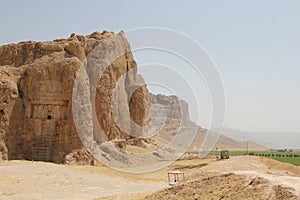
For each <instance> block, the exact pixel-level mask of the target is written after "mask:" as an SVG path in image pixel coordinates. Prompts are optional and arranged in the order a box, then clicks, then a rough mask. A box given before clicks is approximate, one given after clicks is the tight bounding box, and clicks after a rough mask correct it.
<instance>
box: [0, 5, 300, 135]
mask: <svg viewBox="0 0 300 200" xmlns="http://www.w3.org/2000/svg"><path fill="white" fill-rule="evenodd" d="M299 7H300V2H299V1H296V0H295V1H292V0H287V1H279V0H265V1H258V0H253V1H239V0H227V1H216V0H210V1H196V0H195V1H177V0H172V1H171V0H165V1H157V0H154V1H130V0H128V1H113V0H111V1H78V0H77V1H76V0H72V1H67V0H66V1H58V0H53V1H38V0H36V1H34V0H28V1H16V0H11V1H2V2H1V6H0V24H1V29H0V44H8V43H16V42H19V41H24V40H35V41H45V40H53V39H56V38H66V37H68V36H69V35H70V34H71V33H73V32H74V33H78V34H83V35H85V34H89V33H91V32H94V31H102V30H108V31H114V32H119V31H120V30H125V31H126V30H130V29H135V28H141V27H162V28H168V29H172V30H175V31H179V32H181V33H183V34H185V35H187V36H188V37H191V38H193V39H194V40H195V41H197V43H199V44H200V45H201V46H203V47H204V48H205V50H206V51H207V52H208V54H209V56H210V57H211V59H212V60H213V61H214V63H215V64H216V66H217V69H218V70H219V73H220V75H221V77H222V79H223V83H224V87H225V93H226V118H225V126H226V127H230V128H235V129H239V130H244V131H268V132H270V131H275V132H300V123H299V119H300V105H299V102H300V92H299V91H300V78H299V77H298V76H299V74H300V56H299V53H300V23H299V19H300V12H299ZM134 55H135V57H136V59H137V62H138V63H144V60H143V59H145V58H143V55H142V54H138V53H134ZM147 59H149V58H147ZM182 69H183V67H182ZM146 81H147V80H146ZM200 87H202V86H200ZM200 95H203V99H206V98H207V96H208V95H209V93H207V92H206V93H205V92H204V93H203V94H200ZM179 96H180V97H181V98H183V99H184V95H181V94H179ZM201 106H202V107H201ZM201 106H200V107H201V108H202V109H201V112H203V113H209V112H210V111H209V107H210V106H209V105H207V106H205V104H201ZM205 107H207V108H205ZM193 111H195V109H194V105H193V104H191V106H190V115H191V117H192V118H194V116H195V115H196V114H197V113H196V114H195V113H194V112H193ZM208 115H209V114H208ZM199 124H200V125H202V126H204V127H206V126H208V124H209V120H208V119H207V117H206V118H205V119H203V122H201V120H200V122H199Z"/></svg>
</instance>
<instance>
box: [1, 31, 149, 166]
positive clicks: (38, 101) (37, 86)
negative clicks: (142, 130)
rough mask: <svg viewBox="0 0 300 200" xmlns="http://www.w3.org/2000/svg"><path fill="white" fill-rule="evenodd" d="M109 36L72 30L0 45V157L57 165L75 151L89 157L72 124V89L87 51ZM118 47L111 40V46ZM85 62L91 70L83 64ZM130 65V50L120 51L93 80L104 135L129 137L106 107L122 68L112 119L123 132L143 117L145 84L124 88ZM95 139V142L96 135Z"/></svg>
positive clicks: (133, 64)
mask: <svg viewBox="0 0 300 200" xmlns="http://www.w3.org/2000/svg"><path fill="white" fill-rule="evenodd" d="M114 35H115V34H114V33H111V32H107V31H103V32H102V33H99V32H95V33H92V34H90V35H88V36H81V35H75V34H72V35H71V36H70V37H69V38H68V39H58V40H54V41H50V42H32V41H28V42H21V43H18V44H9V45H4V46H1V47H0V78H1V79H0V95H1V96H0V120H1V121H0V123H1V127H0V159H2V160H6V159H28V160H41V161H53V162H57V163H63V162H72V161H70V159H71V158H72V157H74V156H73V155H77V154H78V155H84V156H83V157H84V158H85V162H87V163H88V162H91V161H92V157H91V156H90V160H89V159H87V155H88V154H89V153H88V152H85V151H84V148H83V145H82V142H81V140H80V138H79V136H78V134H77V131H76V127H75V125H74V120H73V115H72V91H73V86H74V80H75V79H76V76H77V72H78V70H79V69H80V67H81V66H82V65H83V64H84V63H85V62H86V61H85V59H86V57H87V56H88V55H89V53H90V52H91V51H92V50H93V49H94V48H95V47H97V46H98V45H99V44H101V42H102V41H104V40H106V39H107V38H110V37H113V36H114ZM118 36H119V38H121V42H122V43H124V44H126V45H123V46H126V47H127V48H128V47H129V44H128V42H127V40H126V38H125V36H124V34H123V33H122V32H121V33H119V34H118ZM123 46H122V45H121V46H118V44H116V45H115V46H114V47H113V48H121V47H123ZM112 51H113V49H112ZM86 65H87V66H86V70H87V71H88V73H91V71H89V63H87V64H86ZM136 67H137V66H136V62H135V61H134V59H133V56H132V54H131V52H130V51H126V54H124V55H122V56H121V57H119V58H118V59H117V60H115V61H114V62H112V63H111V64H110V66H108V68H107V69H106V70H105V71H104V72H103V74H102V76H101V79H100V81H99V83H98V86H97V92H96V97H95V102H96V105H95V109H96V114H97V119H98V121H99V124H100V125H101V128H102V130H103V131H104V134H105V135H106V136H107V138H108V139H129V138H131V137H132V136H131V134H128V133H126V132H124V131H122V130H121V129H120V128H119V127H118V125H117V124H116V122H115V119H114V116H113V114H112V111H111V104H112V99H111V98H112V93H113V89H114V87H115V85H116V83H117V82H118V81H119V79H120V77H121V76H122V75H124V74H126V73H127V72H128V71H133V73H131V76H130V77H129V76H128V77H126V78H125V80H124V81H123V84H122V85H121V88H120V89H118V91H119V92H120V94H118V99H119V102H120V103H121V104H122V106H120V107H121V108H122V110H119V112H120V113H121V115H118V116H120V119H118V120H119V121H121V122H122V124H126V125H127V126H128V127H129V130H131V129H130V127H131V124H130V121H129V119H133V120H134V121H135V123H137V124H139V125H143V124H145V123H147V121H148V120H147V116H148V114H147V112H148V100H147V98H148V91H147V88H146V87H145V86H141V87H138V88H137V89H136V90H135V91H133V92H132V91H129V90H130V89H131V88H132V87H134V85H135V81H136V76H137V75H136V70H134V69H135V68H136ZM130 92H131V93H132V94H131V95H130V96H129V93H130ZM95 138H96V139H99V140H101V138H97V135H95ZM76 152H77V154H76ZM68 154H70V155H68ZM77 157H78V156H77ZM76 159H78V158H76Z"/></svg>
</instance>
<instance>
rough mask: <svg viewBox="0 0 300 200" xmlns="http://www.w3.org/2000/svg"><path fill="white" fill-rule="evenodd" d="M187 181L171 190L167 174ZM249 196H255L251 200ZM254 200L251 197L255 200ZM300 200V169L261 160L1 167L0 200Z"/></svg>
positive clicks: (8, 164) (11, 164) (4, 164)
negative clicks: (138, 170)
mask: <svg viewBox="0 0 300 200" xmlns="http://www.w3.org/2000/svg"><path fill="white" fill-rule="evenodd" d="M173 170H180V171H182V172H184V173H185V176H186V182H185V183H184V184H179V185H177V186H169V185H168V182H167V172H168V171H173ZM250 197H251V198H250ZM252 197H253V198H252ZM145 198H146V199H297V200H298V199H300V168H299V167H296V166H293V165H290V164H286V163H280V162H277V161H274V160H270V159H267V158H260V157H251V156H240V157H233V158H231V159H229V160H224V161H216V160H215V159H197V160H180V161H176V162H174V163H173V164H172V165H170V166H168V167H166V168H164V169H161V170H159V171H155V172H151V173H146V174H129V173H124V172H119V171H115V170H113V169H110V168H107V167H103V166H96V167H93V166H67V165H57V164H53V163H44V162H30V161H9V162H2V163H0V199H145Z"/></svg>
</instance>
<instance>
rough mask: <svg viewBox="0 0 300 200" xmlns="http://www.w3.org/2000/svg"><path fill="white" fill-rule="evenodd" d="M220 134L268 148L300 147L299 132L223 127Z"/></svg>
mask: <svg viewBox="0 0 300 200" xmlns="http://www.w3.org/2000/svg"><path fill="white" fill-rule="evenodd" d="M222 134H223V135H225V136H227V137H230V138H232V139H234V140H236V141H241V142H243V141H247V140H250V141H253V142H255V143H258V144H261V145H263V146H265V147H267V148H269V149H300V133H296V132H247V131H241V130H237V129H232V128H226V127H225V128H223V131H222Z"/></svg>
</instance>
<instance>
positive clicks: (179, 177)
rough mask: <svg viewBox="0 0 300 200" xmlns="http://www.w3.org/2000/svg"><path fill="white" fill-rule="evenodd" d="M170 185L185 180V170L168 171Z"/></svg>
mask: <svg viewBox="0 0 300 200" xmlns="http://www.w3.org/2000/svg"><path fill="white" fill-rule="evenodd" d="M168 181H169V185H176V184H178V183H182V182H184V181H185V177H184V172H180V171H172V172H168Z"/></svg>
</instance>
